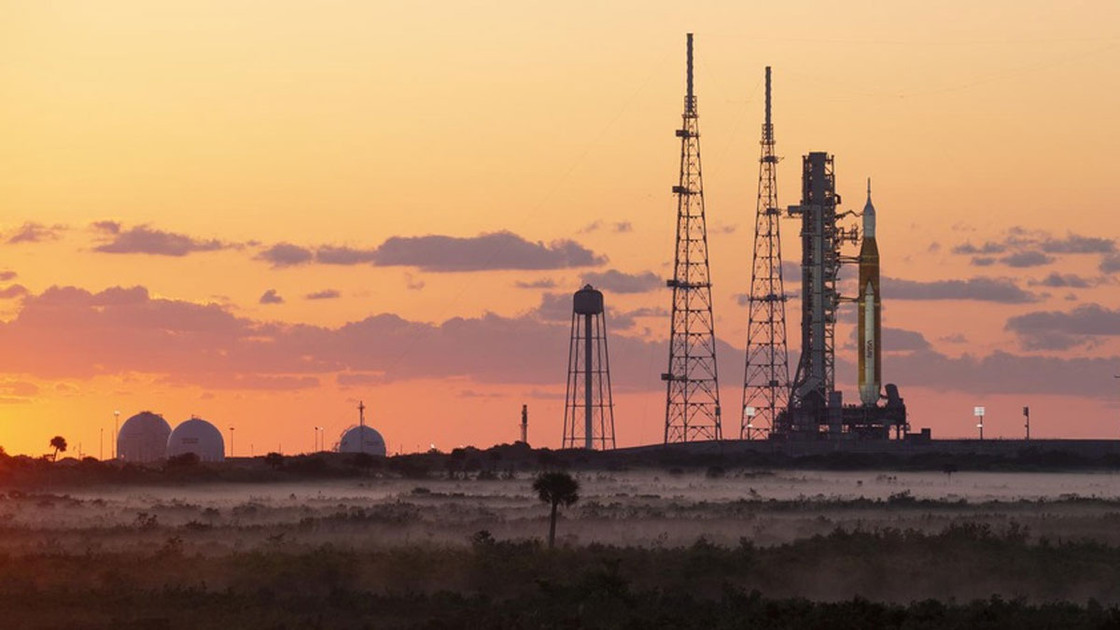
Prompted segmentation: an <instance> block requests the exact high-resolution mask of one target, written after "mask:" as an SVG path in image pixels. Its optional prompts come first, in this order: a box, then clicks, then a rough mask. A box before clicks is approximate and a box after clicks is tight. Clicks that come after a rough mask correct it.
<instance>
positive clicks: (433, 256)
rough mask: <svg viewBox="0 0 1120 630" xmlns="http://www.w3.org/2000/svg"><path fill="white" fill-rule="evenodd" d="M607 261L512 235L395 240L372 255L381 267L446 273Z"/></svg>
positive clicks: (565, 245) (562, 244)
mask: <svg viewBox="0 0 1120 630" xmlns="http://www.w3.org/2000/svg"><path fill="white" fill-rule="evenodd" d="M606 260H607V259H606V257H605V256H600V255H597V254H595V253H594V252H592V251H591V250H589V249H587V248H585V247H584V246H582V245H580V244H579V243H576V242H575V241H571V240H558V241H553V242H551V243H549V244H547V245H546V244H544V243H540V242H538V243H531V242H529V241H527V240H525V239H523V238H521V237H520V236H518V235H516V234H513V233H512V232H493V233H490V234H480V235H479V236H474V237H467V238H461V237H455V236H435V235H432V236H414V237H401V236H394V237H392V238H390V239H388V240H386V241H385V242H384V243H382V244H381V245H379V246H378V247H377V248H376V249H375V250H374V254H373V262H374V264H376V265H378V266H383V267H392V266H405V267H418V268H420V269H423V270H425V271H446V272H462V271H487V270H517V269H563V268H567V267H592V266H597V265H601V264H603V263H605V262H606Z"/></svg>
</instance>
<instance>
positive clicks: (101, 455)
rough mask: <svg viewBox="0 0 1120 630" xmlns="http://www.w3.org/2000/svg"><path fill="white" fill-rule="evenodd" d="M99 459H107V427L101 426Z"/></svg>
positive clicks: (98, 442)
mask: <svg viewBox="0 0 1120 630" xmlns="http://www.w3.org/2000/svg"><path fill="white" fill-rule="evenodd" d="M97 459H99V460H101V461H105V427H101V433H100V434H99V435H98V436H97Z"/></svg>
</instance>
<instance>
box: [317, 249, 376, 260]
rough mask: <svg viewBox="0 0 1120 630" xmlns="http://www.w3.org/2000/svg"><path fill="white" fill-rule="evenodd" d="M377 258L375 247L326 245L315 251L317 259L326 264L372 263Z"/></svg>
mask: <svg viewBox="0 0 1120 630" xmlns="http://www.w3.org/2000/svg"><path fill="white" fill-rule="evenodd" d="M376 258H377V250H375V249H355V248H353V247H339V246H334V245H324V246H322V247H320V248H319V249H317V250H316V251H315V261H316V262H320V263H323V264H324V265H361V264H368V263H372V262H374V260H375V259H376Z"/></svg>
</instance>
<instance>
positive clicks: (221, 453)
mask: <svg viewBox="0 0 1120 630" xmlns="http://www.w3.org/2000/svg"><path fill="white" fill-rule="evenodd" d="M184 453H194V454H195V455H198V459H199V460H200V461H204V462H222V461H225V459H226V442H225V440H223V439H222V432H221V431H219V430H218V427H215V426H214V425H212V424H210V423H209V422H207V421H205V420H203V419H202V418H191V419H190V420H187V421H186V422H184V423H182V424H180V425H179V426H177V427H175V430H174V431H172V432H171V437H170V438H168V440H167V456H168V457H175V456H176V455H183V454H184Z"/></svg>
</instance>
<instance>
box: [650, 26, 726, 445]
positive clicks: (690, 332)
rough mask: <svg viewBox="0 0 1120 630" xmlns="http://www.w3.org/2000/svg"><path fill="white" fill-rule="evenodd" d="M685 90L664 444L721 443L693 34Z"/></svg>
mask: <svg viewBox="0 0 1120 630" xmlns="http://www.w3.org/2000/svg"><path fill="white" fill-rule="evenodd" d="M687 68H688V69H687V75H686V76H687V91H686V94H685V97H684V113H683V114H682V119H683V124H682V125H681V128H680V129H678V130H677V132H676V135H677V137H678V138H680V139H681V168H680V180H679V183H678V184H677V185H676V186H673V193H674V194H676V196H677V242H676V254H675V259H674V264H673V279H672V280H668V281H667V282H666V284H667V285H668V286H669V287H671V288H672V289H673V311H672V320H671V324H670V329H669V371H668V372H666V373H664V374H662V375H661V379H662V380H664V381H665V382H666V395H665V443H666V444H668V443H670V442H691V441H696V440H720V439H722V438H723V434H722V431H721V429H720V406H719V378H718V375H717V371H716V338H715V331H714V329H713V322H714V318H713V317H712V283H711V276H710V275H709V269H708V230H707V226H706V224H705V219H704V184H703V179H702V177H701V169H700V128H699V125H698V122H697V120H698V116H697V113H696V95H695V92H694V91H693V80H692V33H689V34H688V59H687Z"/></svg>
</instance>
